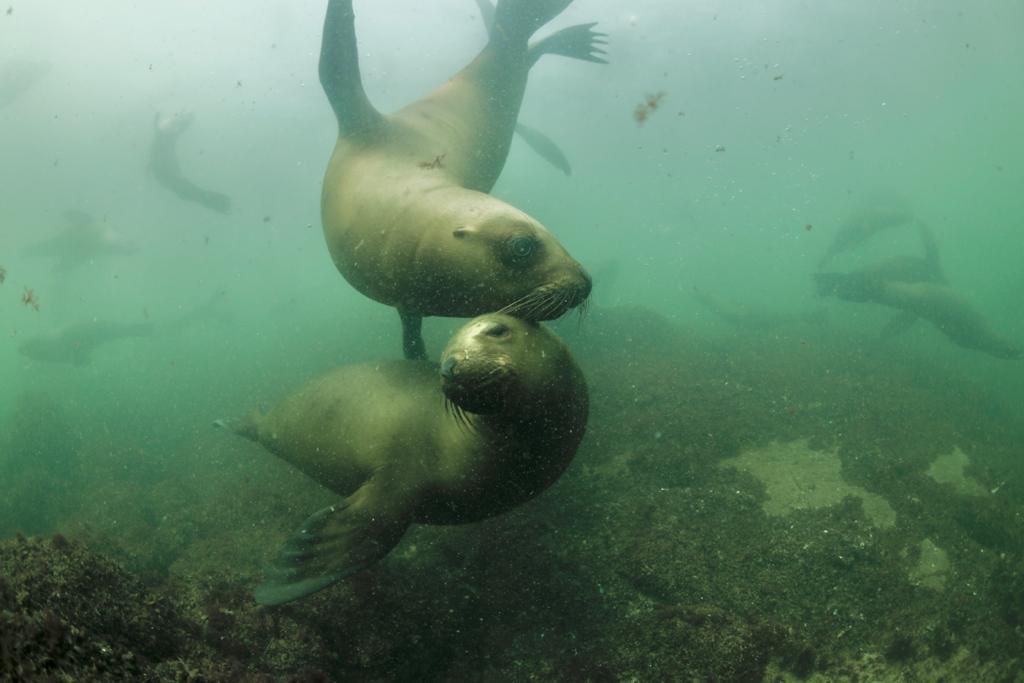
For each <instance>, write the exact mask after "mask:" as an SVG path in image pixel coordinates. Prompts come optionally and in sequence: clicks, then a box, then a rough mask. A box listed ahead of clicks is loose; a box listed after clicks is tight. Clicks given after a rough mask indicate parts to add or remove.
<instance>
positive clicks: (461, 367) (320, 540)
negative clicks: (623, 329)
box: [235, 314, 588, 605]
mask: <svg viewBox="0 0 1024 683" xmlns="http://www.w3.org/2000/svg"><path fill="white" fill-rule="evenodd" d="M587 411H588V395H587V386H586V382H585V380H584V378H583V374H582V373H581V372H580V369H579V367H578V366H577V365H576V362H575V360H573V357H572V356H571V354H570V353H569V350H568V349H567V348H566V346H565V345H564V344H563V343H562V342H561V340H559V339H558V337H556V336H555V335H554V334H553V333H552V332H550V331H549V330H547V329H546V328H544V327H543V326H541V325H540V324H538V323H532V322H527V321H524V320H521V319H519V318H514V317H511V316H508V315H503V314H489V315H484V316H481V317H478V318H475V319H474V320H471V321H470V322H468V323H467V324H466V325H465V326H463V327H462V328H461V329H460V330H459V331H458V332H456V333H455V336H453V337H452V339H451V341H450V342H449V343H448V346H447V348H446V349H445V351H444V354H443V355H442V359H441V368H440V376H438V368H437V366H436V365H432V364H430V363H426V362H422V361H391V362H383V363H371V364H364V365H352V366H346V367H342V368H339V369H336V370H333V371H331V372H328V373H327V374H325V375H323V376H321V377H319V378H317V379H314V380H313V381H311V382H310V383H309V384H307V385H306V386H305V387H304V388H302V389H300V390H299V391H298V393H296V394H294V395H292V396H291V397H289V398H287V399H285V400H284V401H283V402H282V403H281V404H280V405H278V406H277V407H276V408H274V409H273V410H271V411H270V412H269V413H267V414H266V415H254V416H252V417H250V418H247V419H245V420H243V421H242V422H241V423H240V424H238V425H237V426H236V427H235V431H236V432H237V433H239V434H241V435H243V436H245V437H248V438H250V439H252V440H254V441H257V442H259V443H260V444H262V445H263V446H264V447H265V448H267V450H269V451H271V452H272V453H274V454H275V455H277V456H279V457H281V458H282V459H284V460H286V461H287V462H289V463H291V464H292V465H294V466H295V467H297V468H298V469H299V470H301V471H302V472H304V473H305V474H307V475H308V476H310V477H311V478H313V479H314V480H316V481H317V482H318V483H320V484H322V485H323V486H325V487H327V488H329V489H331V490H332V491H334V492H336V493H338V494H340V495H343V496H347V497H346V498H345V499H344V501H342V502H340V503H338V504H337V505H332V506H330V507H328V508H326V509H324V510H321V511H319V512H317V513H316V514H314V515H313V516H312V517H310V518H309V519H308V520H306V522H305V523H304V524H303V525H302V527H301V528H300V529H299V530H298V532H296V533H295V534H293V535H292V536H291V537H290V538H289V540H288V541H287V542H286V543H285V544H284V546H283V547H282V548H281V550H280V552H279V554H278V556H277V558H276V560H275V562H274V564H273V566H272V567H271V568H270V570H269V571H268V573H267V576H266V581H265V582H264V583H263V584H262V585H261V586H260V587H259V588H258V589H257V591H256V599H257V601H258V602H260V603H262V604H265V605H276V604H280V603H284V602H288V601H291V600H295V599H297V598H300V597H303V596H305V595H308V594H310V593H313V592H315V591H318V590H320V589H322V588H325V587H327V586H329V585H331V584H332V583H334V582H336V581H338V580H340V579H342V578H344V577H346V576H348V575H351V574H353V573H355V572H358V571H360V570H362V569H365V568H366V567H368V566H369V565H371V564H373V563H374V562H376V561H377V560H379V559H380V558H382V557H384V555H386V554H387V553H388V552H389V551H390V550H391V549H392V548H393V547H394V546H395V545H396V544H397V543H398V541H399V539H401V537H402V534H403V533H404V532H405V530H406V528H408V526H409V525H410V524H414V523H417V524H460V523H465V522H476V521H479V520H482V519H485V518H487V517H491V516H493V515H497V514H500V513H502V512H505V511H506V510H509V509H511V508H513V507H515V506H517V505H520V504H521V503H524V502H526V501H527V500H530V499H531V498H533V497H534V496H536V495H537V494H539V493H540V492H541V491H543V490H544V489H546V488H548V487H549V486H550V485H551V484H552V483H554V481H555V480H556V479H558V477H559V475H561V473H562V472H563V471H564V470H565V468H566V467H567V466H568V465H569V462H570V461H571V460H572V458H573V456H574V455H575V453H576V449H577V447H578V446H579V443H580V440H581V439H582V438H583V433H584V430H585V428H586V423H587Z"/></svg>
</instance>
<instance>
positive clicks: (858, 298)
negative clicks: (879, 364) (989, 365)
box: [814, 272, 1024, 360]
mask: <svg viewBox="0 0 1024 683" xmlns="http://www.w3.org/2000/svg"><path fill="white" fill-rule="evenodd" d="M814 277H815V280H816V282H817V287H818V293H819V294H821V295H823V296H829V295H831V296H835V297H838V298H840V299H843V300H844V301H854V302H862V303H864V302H870V303H876V304H881V305H883V306H889V307H891V308H895V309H898V310H899V311H901V312H903V313H904V314H907V316H909V320H910V321H913V320H916V319H917V318H923V319H925V320H927V321H928V322H930V323H931V324H932V325H934V326H935V327H936V328H938V330H939V331H940V332H942V333H943V334H944V335H946V336H947V337H949V339H950V341H952V342H953V343H954V344H956V345H957V346H962V347H964V348H966V349H976V350H978V351H984V352H985V353H988V354H990V355H992V356H995V357H996V358H1004V359H1007V360H1016V359H1018V358H1020V357H1021V355H1022V352H1024V349H1022V348H1021V346H1019V345H1016V344H1013V343H1011V342H1009V341H1008V340H1006V339H1003V338H1002V337H1000V336H998V335H997V334H996V333H995V332H993V331H992V329H991V328H990V327H989V326H988V322H987V321H986V320H985V319H984V318H983V317H982V316H981V314H980V313H978V311H977V310H975V309H974V307H973V306H971V305H970V303H968V302H967V301H966V300H965V299H964V298H963V297H961V296H960V295H959V294H957V293H956V292H954V291H953V290H952V289H951V288H950V287H949V286H948V285H946V284H943V283H940V282H929V281H900V280H897V279H886V278H884V277H878V276H877V275H873V274H872V273H870V272H853V273H815V274H814ZM890 325H892V323H890Z"/></svg>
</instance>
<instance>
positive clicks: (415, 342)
mask: <svg viewBox="0 0 1024 683" xmlns="http://www.w3.org/2000/svg"><path fill="white" fill-rule="evenodd" d="M398 317H399V318H400V319H401V321H402V354H403V355H404V356H405V359H406V360H426V359H427V345H426V344H424V343H423V316H421V315H414V314H412V313H406V312H405V311H401V310H400V311H398Z"/></svg>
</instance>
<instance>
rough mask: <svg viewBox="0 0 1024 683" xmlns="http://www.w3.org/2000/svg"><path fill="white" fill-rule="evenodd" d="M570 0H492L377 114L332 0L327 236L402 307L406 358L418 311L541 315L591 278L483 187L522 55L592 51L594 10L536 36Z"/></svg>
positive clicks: (577, 299)
mask: <svg viewBox="0 0 1024 683" xmlns="http://www.w3.org/2000/svg"><path fill="white" fill-rule="evenodd" d="M570 2H571V0H501V2H500V3H499V5H498V7H497V9H496V12H495V18H494V25H493V28H492V30H491V39H490V40H489V41H488V43H487V46H486V47H484V49H483V50H482V51H481V52H480V54H479V55H477V57H476V58H475V59H474V60H473V61H472V62H471V63H470V64H469V65H468V66H466V67H465V68H464V69H463V70H462V71H460V72H459V73H457V74H456V75H455V76H454V77H452V78H451V79H450V80H449V81H448V82H447V83H445V84H444V85H442V86H441V87H440V88H438V89H437V90H435V91H434V92H433V93H431V94H430V95H428V96H426V97H424V98H422V99H420V100H418V101H416V102H413V103H412V104H410V105H408V106H406V107H405V108H403V109H401V110H399V111H398V112H396V113H394V114H392V115H390V116H384V115H382V114H381V113H380V112H378V111H377V110H376V109H374V107H373V105H371V104H370V102H369V100H368V99H367V97H366V93H365V91H364V90H363V85H362V80H361V77H360V73H359V59H358V53H357V49H356V36H355V27H354V19H355V16H354V14H353V11H352V0H330V2H329V3H328V6H327V15H326V18H325V21H324V34H323V44H322V47H321V53H320V82H321V84H322V85H323V88H324V92H325V93H326V94H327V98H328V100H329V101H330V103H331V107H332V108H333V109H334V112H335V115H336V117H337V120H338V128H339V137H338V140H337V143H336V145H335V148H334V153H333V155H332V157H331V160H330V163H329V164H328V167H327V171H326V173H325V176H324V184H323V196H322V205H321V209H322V215H323V227H324V237H325V238H326V241H327V246H328V249H329V250H330V253H331V256H332V258H333V259H334V263H335V265H336V266H337V268H338V270H339V271H340V272H341V274H342V275H343V276H344V277H345V279H346V280H348V282H349V283H351V284H352V286H353V287H355V288H356V289H357V290H359V291H360V292H362V293H363V294H365V295H366V296H368V297H370V298H372V299H375V300H377V301H380V302H382V303H385V304H388V305H390V306H394V307H395V308H396V309H398V313H399V316H400V318H401V320H402V334H403V350H404V353H405V356H406V357H407V358H425V357H426V351H425V349H424V347H423V340H422V337H421V333H420V328H421V324H422V319H423V317H424V316H430V315H441V316H458V317H469V316H474V315H479V314H481V313H485V312H488V311H495V310H505V311H507V312H509V313H513V314H515V315H519V316H522V317H526V318H529V319H533V320H550V319H554V318H557V317H559V316H561V315H563V314H564V313H565V312H566V311H568V310H570V309H571V308H573V307H575V306H578V305H579V304H581V303H583V302H584V301H585V300H586V298H587V296H588V295H589V293H590V287H591V282H590V278H589V276H588V275H587V273H586V272H585V271H584V270H583V268H582V267H581V266H580V265H579V264H578V263H577V262H576V261H575V260H573V259H572V257H570V256H569V254H568V253H566V251H565V249H564V248H563V247H562V245H561V244H559V243H558V241H557V240H556V239H555V238H554V236H552V235H551V233H549V232H548V231H547V229H546V228H545V227H544V226H542V225H541V224H540V223H539V222H537V221H536V220H534V219H533V218H531V217H530V216H528V215H527V214H525V213H523V212H522V211H520V210H518V209H516V208H514V207H512V206H510V205H508V204H506V203H505V202H502V201H500V200H498V199H496V198H494V197H491V196H489V195H488V194H486V193H487V192H488V191H490V189H491V188H492V187H493V186H494V183H495V182H496V181H497V179H498V176H499V174H500V173H501V170H502V167H503V166H504V164H505V159H506V157H507V155H508V150H509V145H510V144H511V139H512V134H513V131H514V129H515V126H516V118H517V116H518V113H519V107H520V104H521V102H522V98H523V92H524V90H525V88H526V81H527V76H528V74H529V71H530V67H531V66H533V64H534V63H535V62H536V61H537V60H538V59H539V58H540V57H541V56H542V55H544V54H561V55H566V56H570V57H575V58H577V59H583V60H587V61H592V62H597V61H602V60H601V58H600V54H601V52H602V50H601V48H600V45H601V43H602V42H603V38H602V36H601V34H598V33H596V32H594V31H593V24H584V25H579V26H573V27H570V28H567V29H563V30H561V31H559V32H557V33H555V34H553V35H551V36H549V37H547V38H545V39H544V40H541V41H539V42H537V43H535V44H533V45H529V44H528V40H529V38H530V37H531V36H532V35H533V33H534V32H535V31H536V30H537V29H539V28H540V27H541V26H543V25H544V24H545V23H547V22H548V21H549V20H551V19H553V18H554V17H555V16H556V15H558V14H559V13H560V12H561V11H562V10H564V9H565V8H566V7H567V6H568V5H569V4H570Z"/></svg>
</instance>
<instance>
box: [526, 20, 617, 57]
mask: <svg viewBox="0 0 1024 683" xmlns="http://www.w3.org/2000/svg"><path fill="white" fill-rule="evenodd" d="M596 25H597V22H591V23H589V24H577V25H576V26H570V27H569V28H563V29H562V30H561V31H558V32H556V33H552V34H551V35H550V36H548V37H547V38H544V39H543V40H539V41H537V42H536V43H534V44H532V45H530V49H529V58H530V63H531V64H532V63H534V62H536V61H537V60H538V59H540V58H541V56H542V55H562V56H563V57H571V58H572V59H582V60H583V61H585V62H594V63H595V64H607V63H608V60H607V59H605V58H604V57H603V55H604V54H606V52H605V49H604V46H605V45H607V44H608V34H607V33H600V32H599V31H595V30H594V26H596Z"/></svg>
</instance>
